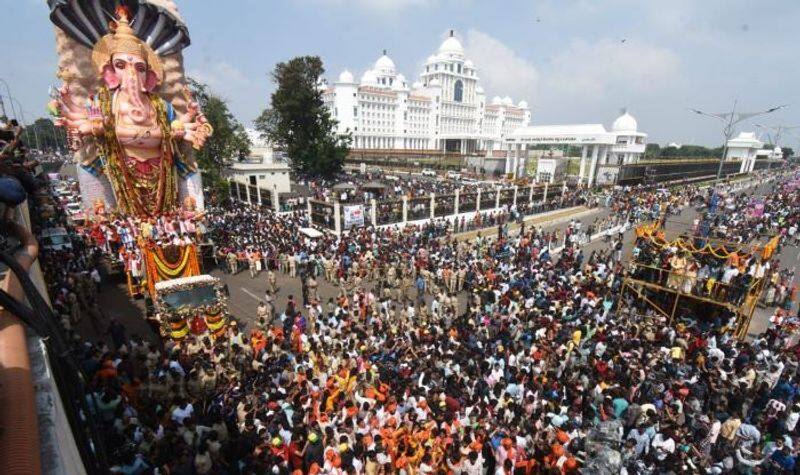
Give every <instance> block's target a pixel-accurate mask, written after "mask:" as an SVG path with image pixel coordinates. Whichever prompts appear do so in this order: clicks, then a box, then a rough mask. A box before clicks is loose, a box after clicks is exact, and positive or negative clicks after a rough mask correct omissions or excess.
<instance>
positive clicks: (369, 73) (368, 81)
mask: <svg viewBox="0 0 800 475" xmlns="http://www.w3.org/2000/svg"><path fill="white" fill-rule="evenodd" d="M361 84H363V85H365V86H377V85H378V77H377V76H376V75H375V71H373V70H371V69H367V70H366V71H364V75H363V76H361Z"/></svg>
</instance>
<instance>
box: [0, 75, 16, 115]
mask: <svg viewBox="0 0 800 475" xmlns="http://www.w3.org/2000/svg"><path fill="white" fill-rule="evenodd" d="M0 82H1V83H3V85H4V86H5V87H6V94H7V95H8V98H9V101H8V102H10V103H11V115H13V116H14V119H17V120H19V119H18V118H17V111H16V110H14V101H12V100H10V99H11V89H10V88H9V87H8V83H7V82H6V81H5V79H3V78H0ZM3 109H5V106H3Z"/></svg>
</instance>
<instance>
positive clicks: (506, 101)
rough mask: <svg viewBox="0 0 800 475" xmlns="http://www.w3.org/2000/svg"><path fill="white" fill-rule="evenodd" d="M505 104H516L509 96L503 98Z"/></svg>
mask: <svg viewBox="0 0 800 475" xmlns="http://www.w3.org/2000/svg"><path fill="white" fill-rule="evenodd" d="M503 105H504V106H513V105H514V101H512V100H511V98H510V97H509V96H506V97H504V98H503Z"/></svg>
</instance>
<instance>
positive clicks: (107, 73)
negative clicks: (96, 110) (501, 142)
mask: <svg viewBox="0 0 800 475" xmlns="http://www.w3.org/2000/svg"><path fill="white" fill-rule="evenodd" d="M103 82H105V83H106V86H108V88H109V89H116V88H118V87H119V82H120V81H119V76H117V72H116V71H114V66H112V65H111V63H108V64H106V65H105V66H103Z"/></svg>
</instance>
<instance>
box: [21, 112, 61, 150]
mask: <svg viewBox="0 0 800 475" xmlns="http://www.w3.org/2000/svg"><path fill="white" fill-rule="evenodd" d="M22 140H23V142H25V146H26V147H28V149H29V150H32V149H35V148H37V147H38V148H39V149H40V150H42V151H43V152H50V153H53V152H64V151H66V147H67V135H66V132H65V131H64V129H62V128H59V127H56V126H55V125H54V124H53V121H52V120H50V119H49V118H44V117H40V118H38V119H36V120H35V121H34V122H33V123H32V124H28V125H27V126H25V129H24V130H23V132H22Z"/></svg>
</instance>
